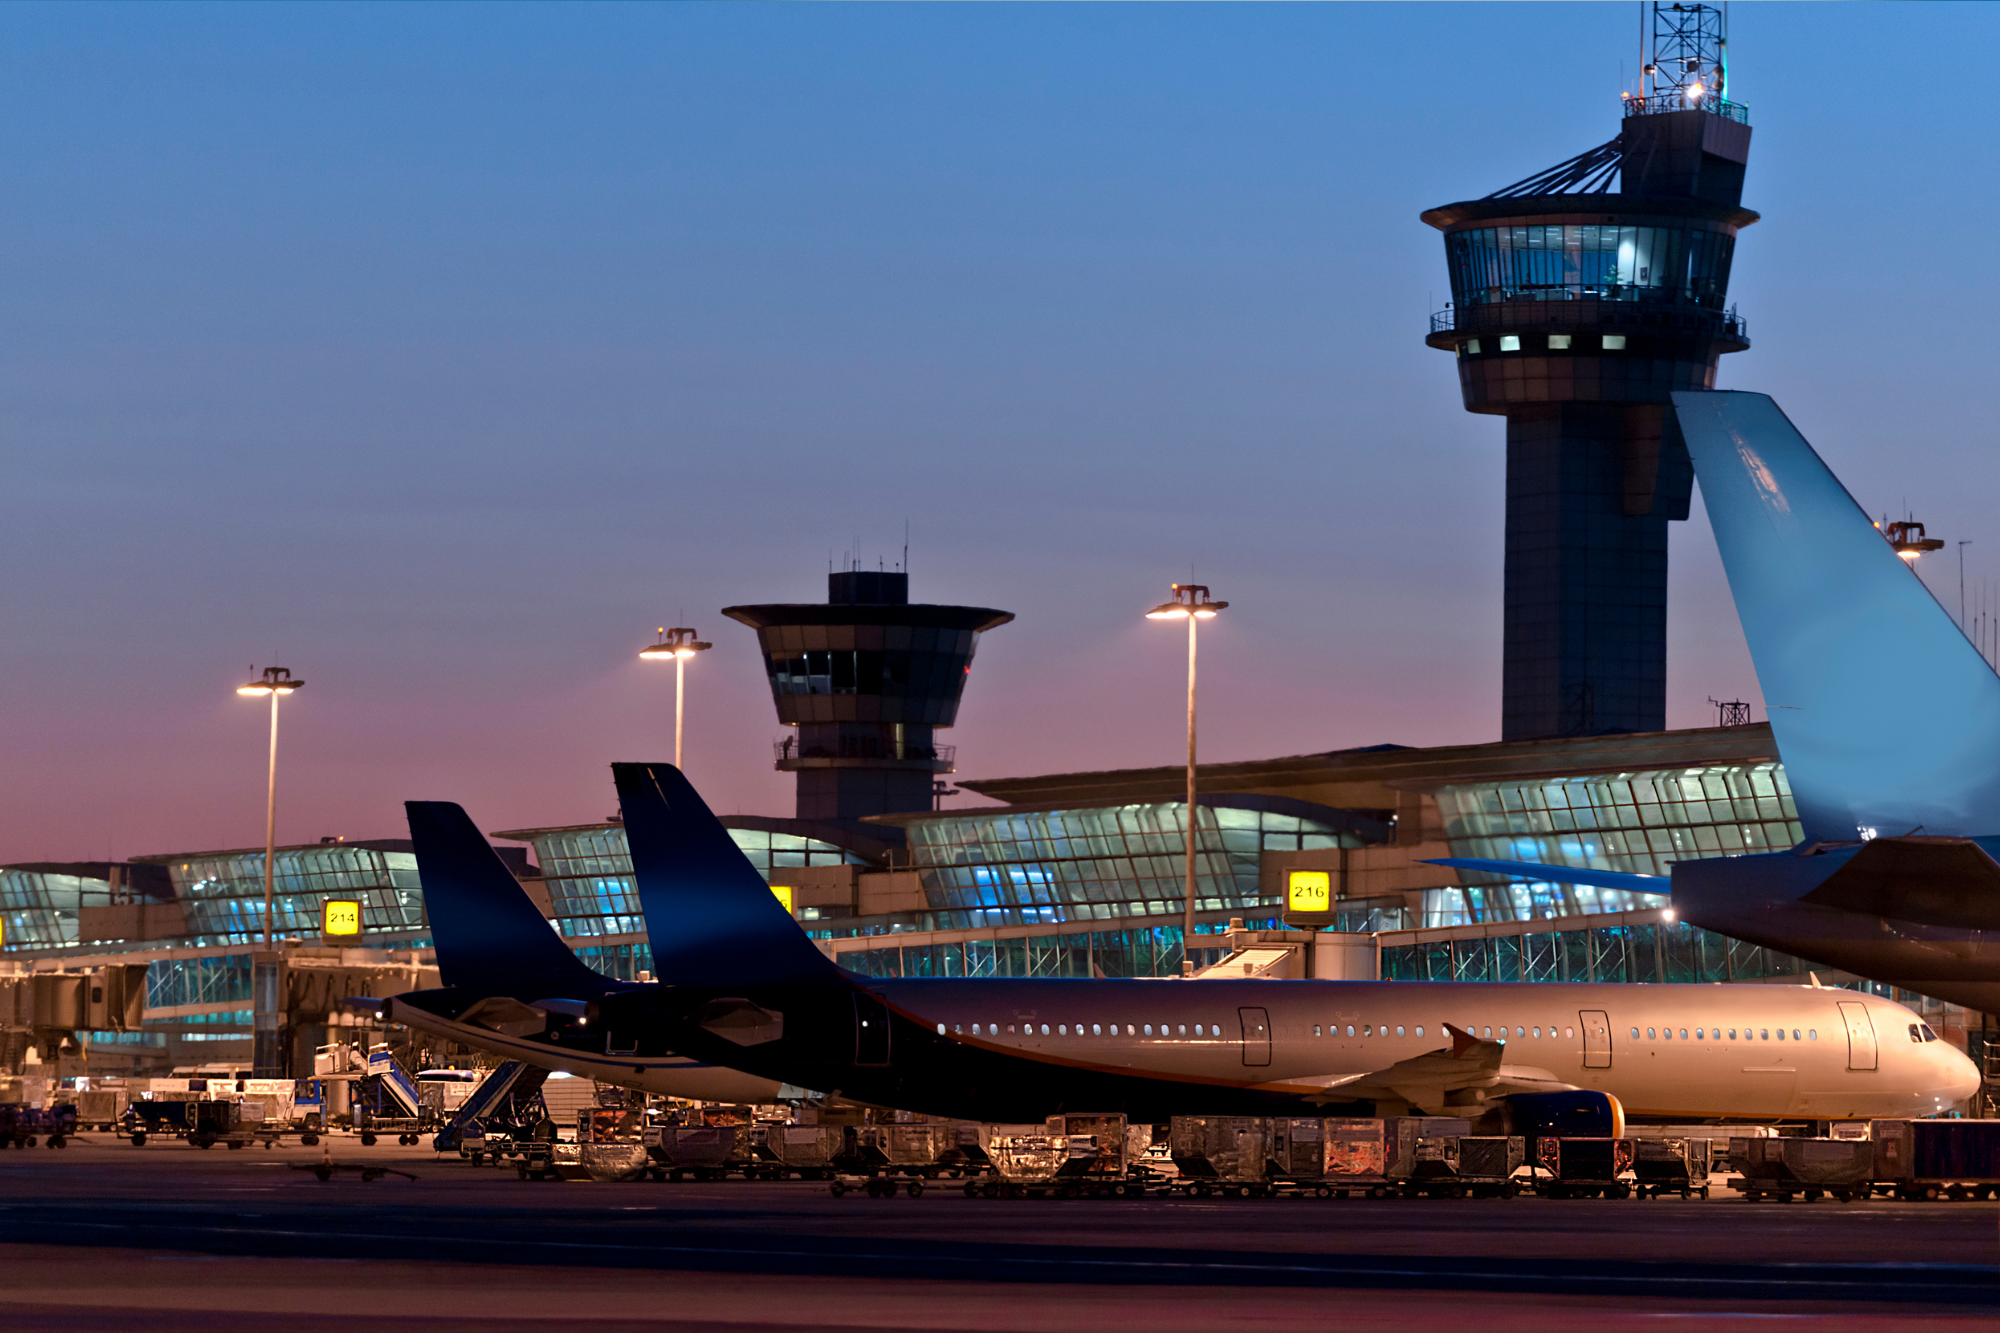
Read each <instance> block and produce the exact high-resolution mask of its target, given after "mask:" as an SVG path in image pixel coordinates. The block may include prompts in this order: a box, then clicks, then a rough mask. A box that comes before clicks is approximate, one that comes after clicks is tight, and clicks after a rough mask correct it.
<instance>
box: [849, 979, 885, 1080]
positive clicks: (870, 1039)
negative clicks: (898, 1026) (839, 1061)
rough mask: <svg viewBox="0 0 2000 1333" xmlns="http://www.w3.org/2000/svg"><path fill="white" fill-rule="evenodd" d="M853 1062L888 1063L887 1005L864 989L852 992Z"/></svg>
mask: <svg viewBox="0 0 2000 1333" xmlns="http://www.w3.org/2000/svg"><path fill="white" fill-rule="evenodd" d="M854 1063H855V1064H857V1065H874V1066H877V1067H880V1066H882V1065H886V1064H888V1063H889V1006H888V1005H886V1004H884V1003H882V997H881V996H879V995H870V994H868V993H867V992H866V991H856V992H855V993H854Z"/></svg>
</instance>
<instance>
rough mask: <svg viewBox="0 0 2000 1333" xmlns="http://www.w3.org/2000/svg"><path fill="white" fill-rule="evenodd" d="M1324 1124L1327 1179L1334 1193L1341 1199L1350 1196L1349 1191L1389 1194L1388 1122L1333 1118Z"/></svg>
mask: <svg viewBox="0 0 2000 1333" xmlns="http://www.w3.org/2000/svg"><path fill="white" fill-rule="evenodd" d="M1322 1125H1323V1127H1322V1130H1321V1133H1323V1134H1324V1135H1325V1150H1326V1157H1325V1162H1326V1165H1325V1168H1324V1173H1323V1179H1324V1181H1325V1183H1326V1184H1327V1185H1328V1186H1330V1187H1331V1190H1332V1192H1333V1193H1334V1194H1337V1195H1339V1196H1340V1197H1341V1198H1346V1197H1347V1192H1348V1191H1349V1190H1357V1191H1365V1192H1367V1194H1368V1195H1369V1196H1370V1197H1371V1198H1378V1199H1379V1198H1381V1197H1382V1196H1383V1195H1384V1194H1386V1193H1387V1192H1388V1175H1387V1173H1386V1171H1387V1166H1388V1156H1387V1150H1386V1141H1385V1132H1386V1130H1387V1125H1386V1124H1385V1122H1383V1121H1380V1120H1360V1119H1329V1120H1326V1121H1324V1122H1322Z"/></svg>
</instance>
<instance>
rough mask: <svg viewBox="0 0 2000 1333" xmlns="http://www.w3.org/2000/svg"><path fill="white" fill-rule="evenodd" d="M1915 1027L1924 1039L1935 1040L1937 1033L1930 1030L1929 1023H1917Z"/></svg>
mask: <svg viewBox="0 0 2000 1333" xmlns="http://www.w3.org/2000/svg"><path fill="white" fill-rule="evenodd" d="M1917 1027H1918V1028H1919V1029H1920V1030H1921V1031H1922V1032H1923V1034H1924V1040H1925V1041H1936V1040H1937V1033H1935V1032H1933V1031H1931V1025H1930V1024H1929V1023H1919V1024H1917Z"/></svg>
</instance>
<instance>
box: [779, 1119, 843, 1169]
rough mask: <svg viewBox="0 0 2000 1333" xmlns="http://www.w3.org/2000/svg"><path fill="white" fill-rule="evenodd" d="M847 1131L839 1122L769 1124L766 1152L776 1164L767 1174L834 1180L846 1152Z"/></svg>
mask: <svg viewBox="0 0 2000 1333" xmlns="http://www.w3.org/2000/svg"><path fill="white" fill-rule="evenodd" d="M846 1146H847V1131H846V1130H845V1129H843V1128H842V1127H841V1126H839V1125H766V1126H764V1141H763V1144H762V1152H763V1155H764V1158H765V1160H767V1161H769V1162H772V1163H774V1164H775V1165H774V1166H773V1167H771V1168H767V1170H766V1174H767V1175H772V1174H773V1173H775V1175H774V1178H775V1179H779V1180H783V1179H787V1178H789V1177H792V1176H797V1177H798V1178H799V1179H801V1180H831V1179H833V1177H834V1166H835V1164H836V1163H837V1162H839V1161H840V1159H841V1158H842V1156H843V1155H844V1154H845V1151H846Z"/></svg>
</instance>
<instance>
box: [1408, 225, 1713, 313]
mask: <svg viewBox="0 0 2000 1333" xmlns="http://www.w3.org/2000/svg"><path fill="white" fill-rule="evenodd" d="M1735 250H1736V238H1735V237H1733V236H1730V235H1727V234H1725V233H1722V232H1717V231H1699V230H1688V229H1682V228H1674V227H1639V226H1629V227H1628V226H1612V225H1608V224H1607V225H1602V226H1576V225H1571V226H1519V227H1476V228H1471V229H1468V230H1466V231H1460V232H1454V233H1453V234H1451V235H1449V236H1447V237H1445V253H1446V259H1447V263H1448V265H1449V268H1450V271H1451V295H1452V299H1453V300H1454V301H1456V302H1457V303H1458V304H1459V305H1461V306H1466V305H1491V304H1496V303H1499V302H1504V301H1583V300H1595V301H1665V302H1669V303H1691V304H1694V305H1698V306H1706V307H1710V308H1713V309H1718V310H1719V309H1721V308H1722V307H1723V305H1724V303H1725V297H1726V295H1727V293H1728V290H1729V265H1730V261H1731V260H1732V258H1733V257H1734V255H1735Z"/></svg>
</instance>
